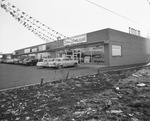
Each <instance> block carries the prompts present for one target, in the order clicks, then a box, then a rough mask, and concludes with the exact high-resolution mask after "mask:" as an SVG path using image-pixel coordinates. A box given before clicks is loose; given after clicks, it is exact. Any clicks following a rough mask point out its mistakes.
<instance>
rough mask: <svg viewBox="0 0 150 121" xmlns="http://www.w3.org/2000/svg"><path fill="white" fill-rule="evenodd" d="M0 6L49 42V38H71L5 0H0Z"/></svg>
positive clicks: (54, 39) (53, 39)
mask: <svg viewBox="0 0 150 121" xmlns="http://www.w3.org/2000/svg"><path fill="white" fill-rule="evenodd" d="M1 8H3V9H4V10H5V11H6V12H9V13H10V15H11V16H12V17H13V18H15V20H17V21H18V22H20V24H22V25H23V26H24V27H26V28H27V29H28V30H30V31H31V32H33V33H34V34H35V35H37V36H38V37H39V38H41V39H43V40H44V41H46V42H50V41H51V40H52V41H56V40H58V39H59V40H60V39H70V40H73V39H72V38H70V37H67V36H65V35H63V34H61V33H59V32H57V31H55V30H53V29H51V28H50V27H48V26H46V25H45V24H43V23H41V22H39V21H38V20H36V19H34V18H33V17H31V16H29V15H28V14H26V13H25V12H23V11H21V10H20V9H18V8H17V7H16V6H14V5H12V4H10V3H9V2H6V1H5V0H1Z"/></svg>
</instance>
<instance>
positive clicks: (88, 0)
mask: <svg viewBox="0 0 150 121" xmlns="http://www.w3.org/2000/svg"><path fill="white" fill-rule="evenodd" d="M86 1H87V2H89V3H91V4H93V5H95V6H97V7H100V8H102V9H104V10H106V11H108V12H111V13H113V14H115V15H117V16H120V17H122V18H124V19H127V20H129V21H132V22H136V21H134V20H132V19H130V18H128V17H125V16H123V15H121V14H118V13H116V12H114V11H112V10H110V9H107V8H105V7H103V6H101V5H99V4H97V3H95V2H92V1H89V0H86Z"/></svg>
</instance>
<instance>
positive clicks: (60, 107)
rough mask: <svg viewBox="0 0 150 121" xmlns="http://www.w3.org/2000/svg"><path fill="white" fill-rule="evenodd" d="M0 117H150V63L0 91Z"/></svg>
mask: <svg viewBox="0 0 150 121" xmlns="http://www.w3.org/2000/svg"><path fill="white" fill-rule="evenodd" d="M0 121H150V67H149V66H147V67H143V68H134V69H128V70H122V71H112V72H106V73H100V72H99V73H98V74H95V75H88V76H84V77H76V78H72V79H67V78H66V79H64V80H59V81H55V82H45V83H43V84H42V83H41V84H37V85H33V86H28V87H22V88H16V89H12V90H7V91H1V92H0Z"/></svg>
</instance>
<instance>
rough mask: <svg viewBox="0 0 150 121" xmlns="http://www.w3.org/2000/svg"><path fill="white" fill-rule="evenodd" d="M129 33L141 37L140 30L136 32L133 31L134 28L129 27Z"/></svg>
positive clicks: (135, 30)
mask: <svg viewBox="0 0 150 121" xmlns="http://www.w3.org/2000/svg"><path fill="white" fill-rule="evenodd" d="M129 33H130V34H134V35H138V36H140V35H141V31H140V30H137V29H134V28H131V27H129Z"/></svg>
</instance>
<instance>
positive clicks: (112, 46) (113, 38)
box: [15, 28, 150, 66]
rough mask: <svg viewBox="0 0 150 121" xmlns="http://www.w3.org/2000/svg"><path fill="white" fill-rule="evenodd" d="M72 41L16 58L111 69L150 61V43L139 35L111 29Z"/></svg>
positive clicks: (31, 49)
mask: <svg viewBox="0 0 150 121" xmlns="http://www.w3.org/2000/svg"><path fill="white" fill-rule="evenodd" d="M71 38H72V39H65V40H58V41H55V42H50V43H45V44H41V45H36V46H32V47H27V48H23V49H20V50H16V51H15V55H16V56H17V57H21V56H32V57H35V58H38V59H39V58H43V57H51V58H56V57H65V56H68V57H70V58H72V59H78V60H79V62H80V63H96V64H104V65H108V66H119V65H130V64H138V63H147V62H149V59H150V52H149V50H148V46H147V43H149V42H150V40H149V39H147V38H143V37H140V36H137V35H133V34H129V33H125V32H121V31H118V30H114V29H109V28H108V29H103V30H98V31H94V32H90V33H86V34H82V35H78V36H74V37H71Z"/></svg>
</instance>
